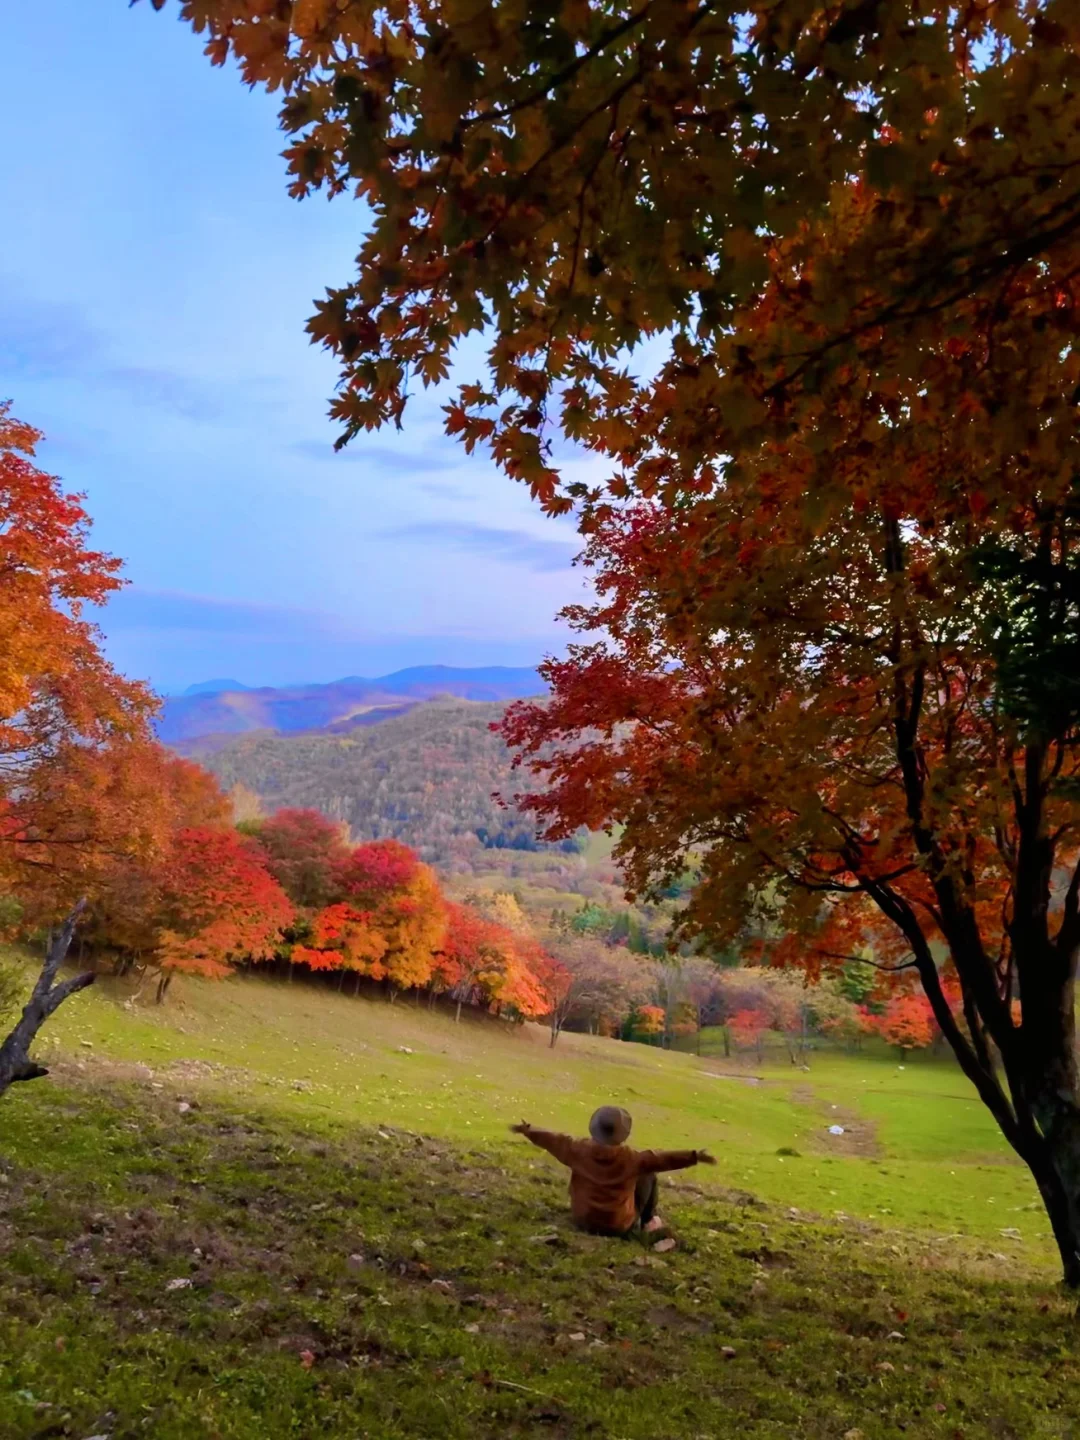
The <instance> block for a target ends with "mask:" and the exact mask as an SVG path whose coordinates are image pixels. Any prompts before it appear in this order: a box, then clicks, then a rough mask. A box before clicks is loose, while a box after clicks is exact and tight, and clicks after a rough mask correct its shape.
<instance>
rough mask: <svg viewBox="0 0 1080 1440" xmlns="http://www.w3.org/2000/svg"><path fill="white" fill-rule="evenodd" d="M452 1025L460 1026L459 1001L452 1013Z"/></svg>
mask: <svg viewBox="0 0 1080 1440" xmlns="http://www.w3.org/2000/svg"><path fill="white" fill-rule="evenodd" d="M454 1024H455V1025H460V1024H461V1001H460V1000H459V1001H458V1002H457V1009H456V1010H455V1011H454Z"/></svg>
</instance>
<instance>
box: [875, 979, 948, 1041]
mask: <svg viewBox="0 0 1080 1440" xmlns="http://www.w3.org/2000/svg"><path fill="white" fill-rule="evenodd" d="M866 1024H867V1027H868V1028H869V1029H871V1030H872V1031H873V1032H874V1033H875V1034H878V1035H880V1036H881V1038H882V1039H883V1040H884V1041H885V1042H886V1043H887V1044H889V1045H895V1046H896V1048H897V1049H898V1050H899V1051H900V1054H901V1056H903V1055H906V1054H907V1052H908V1051H909V1050H925V1049H926V1047H927V1046H928V1045H929V1044H930V1042H931V1040H933V1038H934V1012H933V1011H932V1010H931V1008H930V1002H929V1000H927V998H926V996H925V995H918V994H916V993H915V992H914V991H911V990H901V991H898V992H897V994H895V995H894V996H893V998H892V999H891V1000H890V1001H889V1003H888V1005H886V1007H885V1009H884V1011H883V1012H882V1014H880V1015H871V1014H869V1012H867V1014H866Z"/></svg>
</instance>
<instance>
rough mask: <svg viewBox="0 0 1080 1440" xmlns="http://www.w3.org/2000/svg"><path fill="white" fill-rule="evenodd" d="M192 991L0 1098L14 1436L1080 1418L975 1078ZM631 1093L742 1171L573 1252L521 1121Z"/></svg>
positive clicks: (1013, 1173) (314, 995)
mask: <svg viewBox="0 0 1080 1440" xmlns="http://www.w3.org/2000/svg"><path fill="white" fill-rule="evenodd" d="M177 991H178V993H177V995H176V996H175V999H174V997H172V996H170V1002H169V1003H167V1004H166V1006H165V1007H162V1008H161V1009H160V1010H159V1009H156V1008H154V1007H150V1008H148V1009H144V1008H141V1007H138V1006H135V1007H131V1008H127V1007H125V1005H124V1004H123V1003H122V1001H123V998H124V997H123V995H122V994H121V993H120V992H119V991H115V990H111V989H110V987H109V986H108V985H103V986H101V987H96V988H95V990H94V991H91V992H89V993H88V994H87V995H85V996H82V997H78V998H77V999H76V1000H75V1001H74V1002H73V1003H72V1004H71V1005H70V1006H68V1007H65V1008H64V1010H62V1011H61V1012H60V1013H59V1014H58V1015H57V1017H56V1019H55V1022H54V1027H53V1030H52V1034H51V1037H50V1044H49V1045H47V1046H46V1047H45V1051H46V1052H47V1053H48V1055H49V1058H50V1063H52V1064H53V1065H54V1074H53V1076H52V1077H50V1079H48V1080H45V1081H41V1082H36V1083H35V1084H33V1085H27V1086H18V1087H15V1088H14V1089H13V1090H12V1091H11V1092H10V1093H9V1094H8V1096H6V1097H5V1098H4V1100H3V1101H2V1102H0V1437H3V1440H8V1437H11V1440H16V1437H19V1440H21V1437H31V1436H35V1437H44V1436H47V1435H48V1436H74V1437H83V1440H85V1437H87V1436H90V1435H104V1434H107V1435H110V1436H112V1437H114V1440H120V1437H126V1436H131V1437H135V1436H146V1435H151V1436H154V1437H162V1440H174V1437H175V1440H187V1437H202V1436H206V1437H222V1440H224V1437H229V1440H232V1437H244V1440H247V1437H252V1440H255V1437H267V1436H271V1437H272V1436H279V1435H280V1436H301V1437H308V1436H316V1435H318V1436H323V1435H327V1436H334V1437H338V1436H340V1437H346V1436H347V1437H363V1436H370V1437H371V1440H394V1437H428V1436H437V1435H438V1436H442V1435H445V1436H448V1437H459V1436H460V1437H469V1440H488V1437H491V1440H496V1437H499V1440H501V1437H504V1436H506V1437H513V1436H540V1435H548V1436H556V1437H563V1436H565V1437H571V1436H573V1437H578V1436H597V1437H611V1440H638V1437H640V1440H645V1437H659V1440H666V1437H671V1440H676V1437H679V1440H682V1437H687V1440H698V1437H700V1440H705V1437H714V1436H719V1435H722V1434H723V1435H733V1436H734V1435H738V1436H750V1437H777V1440H779V1437H785V1440H786V1437H807V1440H818V1437H821V1440H825V1437H837V1440H840V1437H842V1436H844V1435H845V1434H847V1433H848V1432H850V1431H857V1432H861V1434H862V1435H863V1436H864V1437H866V1440H875V1437H885V1436H890V1437H892V1436H898V1435H900V1434H902V1433H904V1432H905V1431H906V1433H907V1434H909V1435H917V1436H920V1437H922V1436H927V1437H937V1436H942V1437H956V1436H957V1435H961V1436H966V1437H982V1436H991V1435H994V1436H1010V1435H1011V1436H1016V1437H1028V1436H1042V1435H1045V1436H1066V1435H1068V1434H1070V1433H1071V1431H1070V1429H1069V1426H1070V1425H1071V1424H1072V1423H1073V1422H1072V1421H1071V1419H1070V1418H1069V1417H1070V1413H1071V1412H1070V1406H1071V1405H1072V1401H1071V1399H1070V1396H1071V1395H1072V1394H1073V1393H1074V1387H1075V1383H1076V1380H1077V1378H1078V1376H1080V1365H1078V1363H1077V1358H1076V1347H1075V1342H1074V1339H1073V1335H1074V1329H1073V1324H1074V1322H1073V1321H1072V1318H1071V1309H1070V1307H1069V1304H1068V1303H1067V1302H1066V1301H1065V1300H1064V1299H1063V1298H1062V1297H1060V1296H1059V1295H1058V1293H1057V1291H1056V1289H1055V1288H1054V1283H1053V1282H1054V1280H1055V1271H1054V1268H1053V1263H1052V1255H1051V1252H1050V1247H1049V1245H1048V1243H1047V1239H1046V1236H1045V1230H1046V1225H1045V1221H1044V1220H1043V1218H1042V1216H1041V1214H1040V1213H1039V1212H1038V1211H1037V1210H1035V1209H1032V1208H1030V1207H1031V1206H1032V1204H1033V1202H1034V1193H1033V1190H1032V1187H1031V1185H1030V1183H1029V1181H1028V1180H1027V1178H1026V1175H1025V1173H1024V1172H1023V1170H1022V1169H1021V1168H1020V1167H1019V1166H1017V1165H1016V1164H1014V1163H1012V1161H1011V1159H1010V1157H1009V1156H1008V1154H1007V1152H1006V1150H1005V1148H1004V1146H1003V1145H1002V1144H1001V1143H1000V1142H999V1141H998V1140H997V1138H996V1136H995V1132H994V1130H993V1127H992V1126H991V1124H990V1123H989V1121H988V1120H986V1119H985V1118H984V1116H983V1114H982V1112H981V1109H980V1107H979V1106H978V1105H977V1104H976V1103H975V1102H974V1101H972V1100H971V1099H969V1097H968V1096H967V1095H966V1093H965V1089H964V1082H963V1081H962V1078H961V1077H960V1076H959V1075H958V1074H957V1072H956V1071H955V1070H954V1069H952V1068H951V1067H948V1066H945V1065H941V1064H936V1063H933V1062H928V1063H925V1064H924V1063H923V1062H922V1061H921V1060H917V1061H913V1062H909V1063H908V1065H907V1066H906V1067H905V1068H904V1069H903V1070H899V1069H898V1067H897V1065H896V1063H895V1061H890V1060H888V1059H885V1058H882V1057H879V1058H877V1059H867V1058H866V1057H862V1058H858V1057H847V1056H842V1055H824V1056H818V1057H816V1058H815V1059H814V1061H813V1063H812V1068H811V1071H810V1073H809V1074H804V1073H801V1072H792V1070H791V1067H790V1066H787V1067H786V1068H782V1067H780V1066H775V1065H774V1066H769V1067H767V1068H766V1071H765V1072H764V1075H763V1082H764V1083H759V1084H749V1083H747V1080H748V1079H750V1078H752V1074H751V1072H750V1071H744V1072H742V1073H737V1072H734V1067H731V1068H732V1070H733V1073H735V1078H715V1072H716V1071H717V1070H719V1069H720V1068H721V1067H720V1062H718V1061H716V1060H712V1059H710V1060H706V1061H704V1062H699V1061H698V1060H697V1059H696V1058H694V1057H691V1056H686V1055H672V1054H665V1053H662V1052H658V1051H656V1050H652V1049H649V1048H647V1047H643V1046H629V1045H620V1044H618V1043H617V1042H611V1041H602V1040H590V1039H589V1038H587V1037H577V1036H564V1037H563V1039H562V1040H561V1041H560V1044H559V1046H558V1048H557V1049H556V1050H555V1051H554V1052H551V1051H550V1050H549V1049H548V1048H547V1046H546V1043H545V1041H544V1036H543V1034H542V1032H537V1031H535V1030H532V1029H526V1030H524V1031H522V1030H510V1029H508V1028H506V1027H504V1026H502V1025H498V1024H492V1023H477V1022H472V1023H463V1024H462V1025H460V1026H455V1025H453V1024H452V1023H451V1022H450V1021H449V1020H448V1019H447V1018H445V1017H444V1016H441V1015H429V1014H427V1013H426V1012H425V1011H422V1010H421V1011H417V1010H415V1009H413V1008H412V1007H411V1005H408V1004H406V1003H399V1004H398V1005H396V1006H393V1007H391V1006H388V1005H385V1004H378V1003H371V1002H365V1001H354V1000H350V999H343V998H340V997H338V996H336V995H334V994H332V993H329V992H326V991H323V990H316V989H313V988H309V987H307V986H302V985H294V986H292V987H289V986H287V985H284V984H279V983H274V982H270V981H265V980H258V979H244V980H237V981H233V982H230V983H228V984H227V985H223V986H209V985H203V984H199V983H197V982H187V983H179V982H178V985H177ZM402 1046H407V1047H408V1048H409V1049H410V1050H411V1051H412V1052H413V1053H412V1054H404V1053H402V1051H401V1049H400V1047H402ZM710 1072H712V1073H710ZM607 1100H614V1101H618V1102H621V1103H624V1104H626V1105H627V1106H628V1108H630V1109H631V1110H632V1111H633V1113H634V1116H635V1136H634V1138H635V1140H637V1141H638V1142H639V1143H642V1144H652V1145H660V1146H668V1145H672V1146H674V1145H682V1144H691V1145H693V1144H696V1145H709V1146H710V1147H711V1148H712V1149H713V1150H714V1152H715V1153H716V1154H717V1156H718V1158H719V1161H720V1163H719V1165H718V1166H717V1167H716V1168H715V1169H714V1170H706V1169H704V1168H703V1169H700V1170H695V1171H692V1172H685V1173H683V1174H682V1175H680V1176H678V1177H673V1178H672V1180H671V1181H669V1182H666V1184H665V1195H664V1203H663V1209H664V1213H665V1214H666V1215H667V1216H668V1218H669V1219H670V1220H671V1221H672V1222H673V1224H674V1226H675V1230H676V1233H677V1234H678V1237H679V1246H678V1248H677V1249H676V1250H675V1251H674V1252H672V1253H671V1254H667V1255H664V1256H662V1257H661V1256H658V1255H655V1254H653V1253H651V1252H649V1251H647V1250H645V1249H643V1248H642V1247H641V1246H640V1245H639V1244H637V1243H635V1242H616V1241H603V1240H597V1239H592V1238H590V1237H586V1236H581V1235H578V1234H576V1233H575V1232H574V1231H573V1230H572V1229H571V1228H570V1227H569V1225H568V1223H567V1221H566V1218H565V1176H564V1174H563V1173H562V1172H560V1171H559V1169H558V1167H557V1166H555V1165H554V1163H553V1162H550V1161H549V1160H548V1159H547V1157H545V1156H543V1155H541V1154H540V1153H539V1152H537V1151H535V1150H533V1149H532V1148H531V1147H529V1146H528V1145H526V1144H525V1143H524V1142H522V1141H520V1140H517V1139H516V1138H514V1137H511V1136H510V1135H509V1134H508V1133H507V1131H506V1125H507V1122H508V1121H511V1120H516V1119H518V1118H520V1117H522V1116H523V1117H525V1118H528V1119H530V1120H532V1121H533V1122H534V1123H538V1124H548V1125H552V1126H557V1127H561V1128H567V1129H572V1130H575V1131H579V1132H580V1131H581V1130H583V1128H584V1124H585V1121H586V1119H587V1117H588V1113H589V1111H590V1110H591V1109H592V1107H593V1106H594V1105H595V1104H597V1103H600V1102H602V1101H607ZM181 1102H182V1103H184V1104H185V1105H189V1104H190V1105H191V1106H192V1108H191V1109H189V1110H186V1111H185V1112H184V1113H181V1109H180V1104H181ZM833 1106H836V1107H838V1108H837V1109H836V1110H834V1109H833V1108H832V1107H833ZM836 1117H841V1118H840V1123H843V1124H844V1125H845V1126H846V1127H849V1128H850V1131H851V1133H850V1134H849V1135H845V1136H844V1137H842V1138H841V1139H840V1140H839V1141H838V1142H834V1141H832V1140H831V1139H830V1137H828V1135H827V1134H826V1127H827V1126H828V1124H829V1123H830V1121H831V1120H832V1119H835V1118H836ZM780 1150H784V1151H787V1152H791V1151H796V1152H797V1153H796V1154H791V1153H787V1154H784V1155H781V1154H778V1153H777V1152H778V1151H780ZM1003 1229H1009V1230H1015V1231H1018V1232H1019V1234H1020V1237H1021V1238H1020V1239H1019V1240H1017V1239H1014V1238H1005V1237H1003V1236H1002V1235H1001V1233H1000V1232H1001V1231H1002V1230H1003ZM175 1281H188V1282H190V1283H189V1284H184V1285H179V1286H171V1282H175ZM891 1334H899V1335H902V1336H903V1339H889V1338H888V1337H889V1336H890V1335H891ZM578 1336H580V1337H583V1338H574V1337H578ZM724 1347H729V1348H730V1349H731V1350H733V1351H734V1354H733V1355H731V1356H730V1357H727V1358H725V1355H724Z"/></svg>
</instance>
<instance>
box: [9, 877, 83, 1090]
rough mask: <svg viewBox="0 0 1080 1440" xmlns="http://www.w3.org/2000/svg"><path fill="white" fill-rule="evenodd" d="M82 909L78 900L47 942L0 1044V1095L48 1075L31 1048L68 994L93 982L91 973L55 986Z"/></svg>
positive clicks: (74, 976) (63, 981)
mask: <svg viewBox="0 0 1080 1440" xmlns="http://www.w3.org/2000/svg"><path fill="white" fill-rule="evenodd" d="M85 906H86V902H85V900H80V901H79V903H78V904H77V905H76V906H75V908H74V910H72V912H71V914H70V915H69V916H68V917H67V919H66V920H65V921H64V923H63V925H62V926H61V927H60V930H59V933H58V934H56V935H55V936H53V937H52V938H51V939H50V942H49V948H48V950H47V952H46V955H45V960H44V963H43V964H42V967H41V973H40V975H39V976H38V978H37V982H36V984H35V985H34V989H33V991H32V992H31V995H30V999H29V1000H28V1001H27V1002H26V1005H25V1007H24V1009H23V1012H22V1015H21V1016H20V1017H19V1020H18V1021H17V1023H16V1025H15V1028H14V1029H13V1030H12V1031H11V1033H10V1034H9V1035H8V1036H7V1038H6V1039H5V1040H4V1042H3V1044H0V1095H3V1093H4V1091H5V1090H7V1088H8V1086H9V1085H12V1084H14V1083H15V1082H17V1081H19V1080H36V1079H38V1078H39V1077H40V1076H42V1075H47V1074H48V1073H49V1072H48V1070H47V1069H45V1067H44V1066H42V1065H36V1064H35V1063H34V1062H33V1061H32V1060H31V1059H30V1053H29V1052H30V1046H31V1045H32V1044H33V1042H34V1040H35V1038H36V1036H37V1033H38V1031H39V1030H40V1029H41V1027H42V1025H44V1023H45V1021H46V1020H47V1019H48V1018H49V1016H50V1015H52V1014H53V1012H54V1011H55V1010H57V1009H58V1008H59V1007H60V1006H61V1005H62V1004H63V1003H64V1001H65V1000H66V999H67V998H68V996H69V995H74V994H75V993H76V992H77V991H79V990H85V989H86V987H87V986H88V985H92V984H93V983H94V975H93V974H92V973H90V972H87V973H85V974H82V975H73V976H72V977H71V978H70V979H69V980H62V981H60V982H59V983H54V982H56V976H57V972H58V971H59V969H60V966H61V965H62V964H63V962H64V958H65V956H66V955H67V952H68V948H69V946H70V945H71V937H72V936H73V935H74V933H75V927H76V925H77V924H78V922H79V916H80V915H81V914H82V912H83V910H84V909H85Z"/></svg>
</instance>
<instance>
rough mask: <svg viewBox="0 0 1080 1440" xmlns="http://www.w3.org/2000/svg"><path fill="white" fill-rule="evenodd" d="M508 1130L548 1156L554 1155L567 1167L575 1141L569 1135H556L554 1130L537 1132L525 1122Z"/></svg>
mask: <svg viewBox="0 0 1080 1440" xmlns="http://www.w3.org/2000/svg"><path fill="white" fill-rule="evenodd" d="M510 1129H511V1130H512V1131H513V1133H514V1134H515V1135H524V1136H525V1139H526V1140H530V1141H531V1142H532V1143H533V1144H534V1145H538V1146H539V1147H540V1149H541V1150H546V1151H547V1152H548V1154H549V1155H554V1157H555V1159H556V1160H560V1161H561V1162H562V1163H563V1164H564V1165H569V1164H570V1162H571V1160H572V1158H573V1154H574V1147H575V1146H576V1145H577V1141H576V1140H574V1139H573V1138H572V1137H571V1136H569V1135H558V1134H556V1133H555V1131H554V1130H537V1129H536V1127H535V1126H533V1125H530V1124H529V1122H528V1121H527V1120H522V1122H521V1124H520V1125H511V1126H510Z"/></svg>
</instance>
